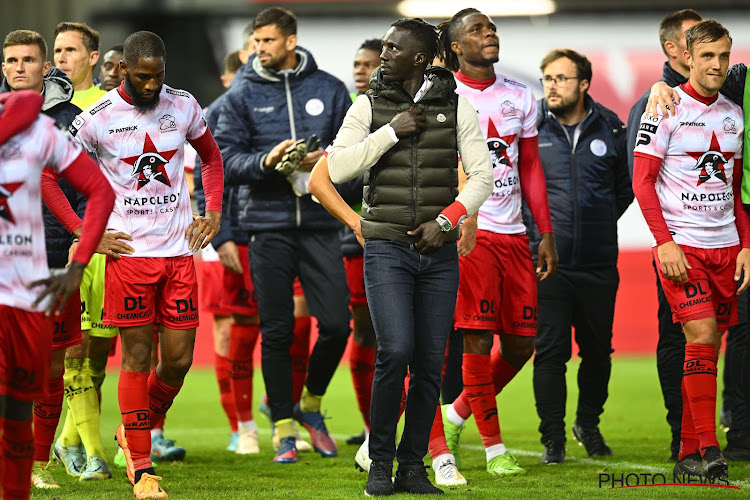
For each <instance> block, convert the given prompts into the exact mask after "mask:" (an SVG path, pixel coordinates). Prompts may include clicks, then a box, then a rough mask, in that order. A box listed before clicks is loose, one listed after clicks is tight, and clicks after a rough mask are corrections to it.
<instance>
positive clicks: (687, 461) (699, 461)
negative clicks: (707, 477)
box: [672, 453, 703, 478]
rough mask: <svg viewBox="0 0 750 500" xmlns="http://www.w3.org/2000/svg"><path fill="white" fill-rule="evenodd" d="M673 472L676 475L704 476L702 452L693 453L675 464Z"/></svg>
mask: <svg viewBox="0 0 750 500" xmlns="http://www.w3.org/2000/svg"><path fill="white" fill-rule="evenodd" d="M672 474H673V475H674V476H675V477H678V478H679V477H682V476H703V458H702V457H701V454H700V453H691V454H690V455H688V456H686V457H685V458H683V459H682V460H679V461H678V462H677V463H676V464H674V469H673V470H672Z"/></svg>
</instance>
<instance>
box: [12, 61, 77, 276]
mask: <svg viewBox="0 0 750 500" xmlns="http://www.w3.org/2000/svg"><path fill="white" fill-rule="evenodd" d="M5 92H10V86H9V85H8V82H7V80H5V79H3V83H2V85H0V94H2V93H5ZM42 94H43V95H44V103H43V104H42V112H43V113H44V114H46V115H47V116H49V117H50V118H54V119H55V121H57V123H58V124H60V126H61V127H62V128H64V129H65V130H67V129H68V127H69V126H70V124H71V123H73V120H74V119H75V117H76V116H77V115H78V114H79V113H80V112H81V110H80V109H79V108H78V106H75V105H74V104H71V102H70V100H71V99H72V98H73V84H72V83H71V82H70V80H69V79H68V77H67V76H66V75H65V73H63V72H62V71H60V70H59V69H57V68H52V69H51V70H50V71H49V73H47V74H46V75H45V76H44V90H42ZM60 188H61V189H62V191H63V193H65V196H66V197H67V198H68V201H70V206H71V207H73V210H75V212H76V213H77V214H78V216H79V217H80V218H81V219H83V214H84V212H85V209H86V198H85V197H84V196H83V195H82V194H80V193H79V192H78V191H76V190H75V189H73V187H72V186H71V185H70V184H68V182H67V181H66V180H65V179H60ZM42 212H43V216H44V237H45V240H46V247H47V265H48V266H49V267H50V268H53V269H54V268H63V267H65V264H67V262H68V249H69V248H70V245H71V244H72V243H73V235H71V234H70V233H69V232H68V231H67V229H65V228H64V227H63V225H62V224H60V222H59V221H58V220H57V219H56V218H55V216H54V215H52V212H50V211H49V209H47V206H46V205H44V204H42Z"/></svg>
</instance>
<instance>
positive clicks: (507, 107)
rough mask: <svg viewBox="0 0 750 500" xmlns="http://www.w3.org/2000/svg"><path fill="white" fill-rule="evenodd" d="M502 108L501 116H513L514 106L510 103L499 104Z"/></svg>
mask: <svg viewBox="0 0 750 500" xmlns="http://www.w3.org/2000/svg"><path fill="white" fill-rule="evenodd" d="M500 105H501V106H502V108H503V116H515V114H516V105H515V104H514V103H512V102H510V101H507V100H506V101H505V102H503V103H501V104H500Z"/></svg>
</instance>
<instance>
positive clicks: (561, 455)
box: [540, 441, 565, 465]
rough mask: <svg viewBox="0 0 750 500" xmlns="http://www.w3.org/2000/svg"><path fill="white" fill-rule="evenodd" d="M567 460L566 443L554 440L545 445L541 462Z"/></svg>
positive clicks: (550, 462)
mask: <svg viewBox="0 0 750 500" xmlns="http://www.w3.org/2000/svg"><path fill="white" fill-rule="evenodd" d="M563 460H565V443H563V442H562V441H552V442H551V443H547V444H545V445H544V453H542V459H541V460H540V462H542V463H543V464H547V465H550V464H560V463H562V462H563Z"/></svg>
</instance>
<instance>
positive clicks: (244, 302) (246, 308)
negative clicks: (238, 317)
mask: <svg viewBox="0 0 750 500" xmlns="http://www.w3.org/2000/svg"><path fill="white" fill-rule="evenodd" d="M237 250H238V251H239V254H240V264H242V274H236V273H233V272H232V271H230V270H228V269H224V279H223V289H222V293H221V300H220V302H219V303H220V305H221V309H223V310H225V311H229V314H230V315H231V314H242V315H244V316H255V315H257V314H258V299H257V298H256V297H255V287H254V286H253V279H252V278H251V277H250V259H249V257H248V251H247V245H237Z"/></svg>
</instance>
